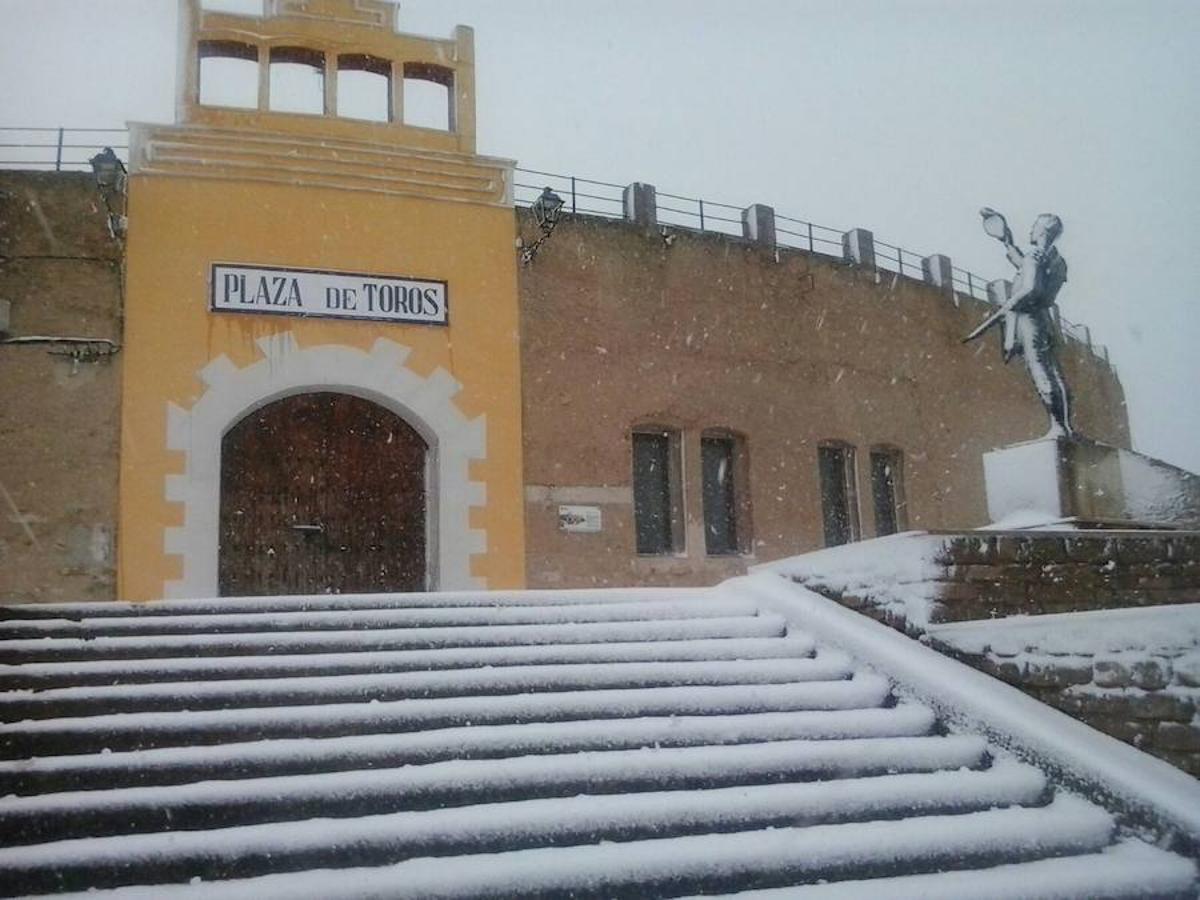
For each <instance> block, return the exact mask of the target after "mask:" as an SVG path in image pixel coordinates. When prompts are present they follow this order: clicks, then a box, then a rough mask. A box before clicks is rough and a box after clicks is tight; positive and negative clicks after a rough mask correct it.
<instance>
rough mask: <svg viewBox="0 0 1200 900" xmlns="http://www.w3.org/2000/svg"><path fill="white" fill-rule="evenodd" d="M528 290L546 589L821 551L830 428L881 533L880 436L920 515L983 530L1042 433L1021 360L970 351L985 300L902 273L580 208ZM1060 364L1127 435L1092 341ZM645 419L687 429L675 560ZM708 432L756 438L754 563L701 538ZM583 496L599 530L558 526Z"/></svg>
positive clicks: (526, 283) (1096, 425)
mask: <svg viewBox="0 0 1200 900" xmlns="http://www.w3.org/2000/svg"><path fill="white" fill-rule="evenodd" d="M518 215H519V216H522V217H524V216H527V213H525V212H524V211H521V212H519V213H518ZM520 224H522V225H525V224H526V223H525V220H524V219H523V218H522V219H521V222H520ZM525 230H526V231H528V228H527V227H526V229H525ZM520 291H521V305H522V322H521V329H522V330H521V350H522V358H523V359H522V373H523V410H524V419H525V421H524V435H525V447H524V450H525V483H526V489H527V495H526V522H527V525H526V527H527V532H528V541H527V547H528V555H527V575H528V582H529V584H530V586H532V587H545V586H557V585H562V586H592V585H618V584H633V583H641V584H679V585H683V584H702V583H712V582H715V581H717V580H719V579H720V578H723V577H727V576H728V575H731V574H735V573H737V572H739V571H741V570H742V569H743V568H744V567H745V566H746V565H747V564H748V563H754V562H760V561H766V560H773V559H779V558H783V557H788V556H792V555H794V554H796V553H801V552H804V551H807V550H812V549H815V548H819V547H821V546H823V545H824V536H823V530H822V519H821V498H820V485H819V477H818V471H817V447H818V444H819V443H820V442H822V441H826V440H840V441H845V442H848V443H850V444H853V445H854V446H855V447H856V448H857V457H858V476H857V488H858V498H859V499H858V506H859V513H860V520H861V523H862V534H863V536H872V535H874V534H875V533H876V532H875V523H874V516H873V507H872V505H871V493H870V470H869V465H868V452H869V450H870V448H871V447H872V446H874V445H889V446H892V447H897V448H899V449H900V450H901V451H903V453H904V455H905V471H904V482H905V492H906V495H907V501H908V503H907V525H908V527H911V528H923V529H933V528H968V527H976V526H979V525H983V524H985V523H986V522H987V521H988V519H987V507H986V499H985V495H984V488H983V484H984V481H983V461H982V455H983V453H984V451H986V450H990V449H992V448H993V447H997V446H1002V445H1005V444H1008V443H1012V442H1014V441H1019V440H1026V439H1029V438H1031V437H1034V436H1036V435H1040V434H1042V433H1043V432H1044V431H1045V429H1046V419H1045V414H1044V412H1043V410H1042V408H1041V405H1040V404H1039V402H1038V400H1037V398H1036V395H1035V394H1034V391H1033V388H1032V386H1031V385H1030V384H1029V382H1028V377H1027V376H1026V374H1025V372H1024V370H1023V368H1022V366H1021V364H1020V363H1019V362H1016V363H1014V364H1012V365H1009V366H1005V365H1004V363H1003V362H1002V360H1001V359H1000V351H999V348H998V347H997V346H996V343H995V339H994V338H988V339H987V340H985V341H983V342H979V343H975V344H972V345H963V344H962V343H961V339H962V337H963V335H965V334H967V333H968V332H969V331H970V330H971V329H972V328H973V327H974V326H975V325H976V324H978V323H979V322H980V321H981V320H982V319H983V318H984V316H985V315H986V313H987V311H988V309H989V307H987V306H986V304H984V303H982V302H979V301H975V300H972V299H969V298H965V297H960V298H958V299H957V301H956V300H955V299H954V298H953V297H951V296H950V295H949V294H948V293H947V292H946V291H945V290H943V289H937V288H934V287H931V286H930V285H927V284H924V283H921V282H918V281H914V280H912V279H909V278H903V277H893V276H892V275H891V274H890V273H881V274H878V275H877V274H876V273H875V272H874V271H873V270H872V269H869V268H864V267H860V266H853V265H847V264H846V263H844V262H842V261H840V260H836V259H832V258H829V257H824V256H810V255H809V254H806V253H801V252H798V251H787V250H783V251H780V252H779V253H778V255H776V254H775V253H772V252H770V251H768V250H765V249H763V248H762V247H758V246H755V245H753V244H751V243H749V242H747V241H743V240H740V239H737V238H731V237H726V236H723V235H717V234H695V233H691V232H686V231H682V230H677V231H676V232H675V233H674V239H673V241H672V243H671V244H670V245H668V244H667V242H666V241H664V239H663V237H662V236H661V235H660V234H659V232H658V231H657V229H645V228H642V227H639V226H636V225H633V224H629V223H625V222H621V221H610V220H604V219H595V218H590V217H584V216H568V217H566V218H565V219H564V220H563V222H562V223H561V224H559V226H558V228H557V230H556V231H555V232H554V235H553V237H552V238H551V239H550V240H549V241H548V242H547V243H546V244H545V246H544V247H543V248H542V249H541V251H540V253H539V254H538V256H537V258H536V259H535V261H534V262H533V264H532V265H529V266H526V267H523V268H522V270H521V272H520ZM1063 359H1064V365H1065V368H1066V372H1067V377H1068V378H1069V379H1070V382H1071V385H1072V388H1073V390H1074V392H1075V394H1076V395H1077V397H1078V404H1077V406H1076V411H1077V424H1078V425H1079V427H1080V428H1081V429H1082V430H1083V431H1084V432H1085V433H1086V434H1088V435H1090V436H1092V437H1094V438H1096V439H1097V440H1103V441H1106V442H1108V443H1111V444H1114V445H1117V446H1122V447H1128V446H1129V430H1128V421H1127V417H1126V414H1125V409H1124V399H1123V395H1122V391H1121V386H1120V383H1119V382H1118V381H1117V379H1116V376H1115V374H1114V372H1113V371H1112V369H1111V368H1109V367H1108V366H1107V365H1106V364H1105V363H1104V362H1103V360H1100V359H1099V358H1097V357H1096V356H1095V355H1093V354H1092V353H1091V352H1090V351H1089V350H1088V349H1087V348H1086V347H1085V346H1083V345H1081V344H1079V343H1077V342H1070V343H1069V344H1068V345H1067V346H1066V348H1065V350H1064V353H1063ZM639 424H655V425H661V426H669V427H671V428H674V429H677V430H679V431H680V432H681V433H682V435H683V451H684V465H683V471H684V479H683V481H684V484H683V489H684V490H683V493H684V516H685V519H686V523H685V529H684V530H685V532H686V548H685V551H684V552H683V553H682V554H679V555H675V556H669V557H661V556H660V557H639V556H638V555H637V554H636V552H635V549H634V531H633V521H632V520H633V510H632V490H631V480H632V476H631V459H630V457H631V447H630V429H631V427H632V426H634V425H639ZM707 428H723V429H728V430H731V431H734V432H737V433H739V434H741V435H743V436H744V437H745V440H746V450H747V453H748V457H749V486H748V490H749V495H750V508H751V519H752V522H753V540H752V552H751V553H749V554H746V555H743V556H740V557H733V558H730V557H708V556H706V554H705V552H704V541H703V513H702V507H701V502H700V475H699V467H700V451H699V436H700V434H701V432H702V431H703V430H704V429H707ZM589 494H593V495H595V496H597V497H598V498H599V501H598V502H597V503H596V504H595V505H598V506H600V507H601V510H602V513H603V515H604V530H603V531H602V532H601V533H599V534H571V533H564V532H561V531H559V530H558V527H557V505H558V502H561V501H556V500H555V499H554V498H557V497H563V496H586V495H589ZM600 501H602V502H600ZM568 502H569V501H568Z"/></svg>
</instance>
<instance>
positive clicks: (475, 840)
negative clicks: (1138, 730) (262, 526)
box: [0, 576, 1196, 900]
mask: <svg viewBox="0 0 1200 900" xmlns="http://www.w3.org/2000/svg"><path fill="white" fill-rule="evenodd" d="M776 582H777V584H776ZM779 591H783V592H785V595H784V599H785V601H786V600H787V599H788V597H793V595H794V598H800V599H803V600H804V602H816V603H825V602H827V601H820V600H813V599H812V598H811V595H807V592H804V591H803V590H802V589H799V588H794V587H783V582H782V580H781V579H776V578H774V576H756V577H755V578H750V579H739V580H735V581H733V582H729V583H727V584H726V585H723V586H721V587H719V588H716V589H713V590H696V591H589V592H561V593H553V594H550V593H532V592H530V593H513V594H483V593H479V594H423V595H406V596H398V595H393V596H358V597H300V598H278V597H277V598H256V599H253V600H233V599H223V600H212V601H169V602H164V603H158V604H154V605H150V606H132V605H123V604H111V605H99V604H88V605H69V606H63V605H57V606H20V607H7V608H0V688H2V689H3V692H2V693H0V893H4V894H5V895H9V896H11V895H21V894H44V893H56V892H58V893H61V892H70V891H84V890H87V889H100V890H101V891H103V889H107V888H118V889H121V891H122V892H123V893H125V894H128V895H129V896H145V897H153V898H160V897H168V898H169V897H172V896H175V894H176V893H179V894H181V895H183V896H206V895H211V896H230V897H242V896H245V897H254V898H255V900H262V898H266V897H289V898H292V897H314V898H326V897H341V896H347V897H356V896H364V895H369V896H396V897H401V896H403V897H485V896H486V897H547V898H549V897H563V896H573V897H657V896H662V897H668V896H672V897H673V896H686V895H689V894H696V893H700V894H722V893H736V892H739V891H740V892H748V891H755V892H765V893H763V895H764V896H773V895H774V894H775V893H776V891H777V890H778V889H786V890H788V891H800V892H801V893H800V894H799V895H800V896H807V895H808V894H809V893H812V895H813V896H862V895H864V894H869V893H877V894H880V895H881V896H888V897H902V896H946V897H965V896H975V895H980V896H982V895H986V896H1012V897H1024V896H1029V895H1030V894H1031V892H1032V888H1035V887H1036V888H1038V889H1041V888H1044V887H1047V886H1049V887H1050V888H1051V890H1050V891H1049V892H1048V893H1038V894H1037V895H1038V896H1064V897H1099V896H1105V897H1116V896H1192V895H1194V892H1195V889H1196V881H1195V871H1194V866H1193V864H1192V863H1191V862H1189V861H1188V860H1187V859H1185V858H1184V857H1183V856H1181V855H1179V854H1178V853H1173V852H1167V851H1164V850H1162V849H1156V848H1155V847H1153V846H1151V845H1150V844H1148V843H1146V842H1144V841H1142V840H1138V839H1136V838H1134V837H1132V836H1131V835H1130V834H1128V833H1127V832H1126V831H1125V830H1124V828H1123V827H1122V826H1121V825H1120V824H1119V823H1118V821H1117V817H1116V816H1114V811H1113V810H1110V809H1105V808H1102V807H1101V806H1098V805H1096V804H1094V803H1091V802H1088V801H1086V800H1084V799H1081V798H1080V797H1079V796H1077V795H1075V794H1073V793H1071V792H1069V791H1067V790H1064V789H1062V787H1061V786H1058V785H1056V784H1054V783H1053V779H1050V778H1048V777H1047V775H1046V773H1045V772H1044V771H1043V770H1042V769H1041V768H1040V767H1039V766H1038V765H1036V760H1034V763H1035V764H1033V765H1031V764H1029V762H1022V761H1019V760H1018V758H1017V757H1016V756H1014V755H1013V753H1011V752H1010V751H1009V750H1006V749H1000V747H999V746H998V745H997V744H996V743H994V742H992V743H989V741H988V739H986V738H985V737H983V736H982V734H981V733H980V732H979V731H978V730H975V733H972V731H973V729H970V728H966V729H964V728H962V727H959V726H952V727H947V723H948V719H947V716H946V715H945V710H942V709H939V711H938V712H936V713H935V711H934V708H933V706H936V705H937V704H936V703H934V704H931V703H930V702H928V700H927V699H926V698H920V699H915V698H914V696H915V695H914V694H913V693H912V692H911V691H906V689H905V688H904V687H903V686H902V685H901V686H899V687H898V686H896V685H895V684H894V683H893V681H892V680H891V679H889V677H888V675H890V674H891V673H890V672H889V671H888V667H887V666H886V665H882V664H881V663H880V662H879V661H877V660H873V659H870V658H866V659H864V658H863V657H864V654H863V653H861V652H859V653H857V654H856V655H855V656H851V655H848V654H847V652H845V651H844V650H842V649H836V648H835V647H833V646H830V645H829V644H828V642H827V641H825V640H824V639H823V637H822V635H821V634H818V633H815V632H813V631H812V630H811V629H808V628H806V627H805V623H804V621H802V620H803V618H804V614H803V610H801V612H800V613H799V614H797V613H796V611H795V609H793V608H791V607H789V606H788V603H787V602H783V603H782V604H781V603H780V602H779V597H778V596H777V594H778V592H779ZM788 592H790V593H788ZM773 610H774V611H773ZM814 621H815V619H814ZM868 626H869V627H875V626H874V623H870V622H866V621H865V620H864V627H868ZM895 637H896V638H898V639H900V640H904V639H903V638H901V637H900V636H895ZM914 649H915V651H923V648H919V647H916V648H914ZM854 652H855V651H854V650H853V649H852V650H851V653H854ZM865 655H866V656H869V654H865ZM864 663H870V664H873V668H868V667H867V666H866V665H864ZM950 665H956V664H952V663H951V664H950ZM960 668H962V669H963V671H964V672H969V671H970V670H967V669H965V667H960ZM972 674H975V673H972ZM980 677H982V676H980ZM950 718H953V716H951V717H950ZM1018 749H1019V748H1018ZM1026 758H1027V759H1028V758H1029V757H1028V756H1027V757H1026ZM1147 827H1149V826H1147ZM1172 829H1174V830H1172ZM1150 831H1151V832H1152V831H1153V828H1151V829H1150ZM1184 831H1186V828H1184ZM1146 833H1147V834H1149V832H1146ZM1151 836H1152V837H1155V838H1156V839H1157V840H1159V842H1160V843H1164V844H1165V843H1167V842H1169V841H1172V840H1173V841H1175V842H1176V844H1177V845H1178V842H1179V841H1180V840H1181V838H1180V835H1179V829H1178V828H1177V827H1176V823H1171V827H1168V828H1167V829H1166V830H1165V831H1164V830H1162V829H1160V831H1159V833H1157V834H1152V835H1151ZM1186 839H1187V838H1186V835H1184V838H1182V840H1185V841H1186ZM88 896H96V894H88Z"/></svg>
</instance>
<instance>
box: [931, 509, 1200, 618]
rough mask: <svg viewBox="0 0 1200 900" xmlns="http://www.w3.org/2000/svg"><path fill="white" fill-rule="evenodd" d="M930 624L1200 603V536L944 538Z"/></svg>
mask: <svg viewBox="0 0 1200 900" xmlns="http://www.w3.org/2000/svg"><path fill="white" fill-rule="evenodd" d="M937 562H938V563H939V564H940V565H941V566H942V569H941V574H940V575H939V576H938V578H937V579H936V581H935V584H934V585H933V589H934V590H933V595H934V596H935V597H936V600H935V605H934V607H933V609H932V612H931V616H930V621H932V622H961V621H965V620H969V619H989V618H996V617H999V616H1014V615H1038V614H1043V613H1061V612H1078V611H1082V610H1093V609H1120V608H1123V607H1129V606H1153V605H1160V604H1173V603H1197V602H1200V532H1163V531H1156V532H1150V531H1147V532H1138V531H1133V532H1129V531H1125V532H1111V531H1073V532H1069V533H1055V532H1047V531H1040V532H1005V533H989V532H979V533H977V534H970V535H957V536H949V537H947V538H946V540H945V542H944V544H943V547H942V551H941V553H940V554H939V558H938V559H937Z"/></svg>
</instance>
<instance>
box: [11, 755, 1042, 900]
mask: <svg viewBox="0 0 1200 900" xmlns="http://www.w3.org/2000/svg"><path fill="white" fill-rule="evenodd" d="M1045 787H1046V779H1045V777H1044V776H1043V775H1042V774H1041V773H1040V772H1038V771H1037V770H1036V769H1034V768H1032V767H1029V766H1025V765H1022V764H1019V763H1016V762H1011V761H1008V762H1004V763H1001V764H998V765H996V766H994V767H993V768H991V769H989V770H985V771H970V770H963V771H955V772H933V773H918V774H904V775H883V776H879V777H874V778H859V779H846V780H838V781H822V782H803V783H794V784H768V785H754V786H749V787H735V788H715V789H707V790H694V791H686V790H685V791H667V792H648V793H632V794H624V795H599V796H597V795H586V794H585V795H579V796H575V797H562V798H552V799H538V800H524V801H515V802H509V803H495V804H482V805H474V806H464V807H455V808H449V809H431V810H427V811H423V812H400V813H391V814H384V815H376V816H363V817H361V818H357V819H351V820H341V819H338V820H330V819H312V820H308V821H303V822H295V823H292V824H290V825H289V826H288V827H287V829H286V831H285V830H284V829H282V828H280V826H279V824H278V823H271V824H264V825H246V826H236V827H231V828H225V829H219V830H207V831H190V832H188V834H187V840H186V841H183V840H180V839H179V837H178V836H177V835H175V834H171V833H169V832H159V833H153V834H140V835H129V836H112V837H94V838H89V839H82V840H80V839H76V840H63V841H57V842H53V843H48V844H41V845H35V846H27V847H15V848H8V849H6V850H0V882H3V883H5V884H6V885H8V886H9V888H10V889H15V890H20V891H29V892H34V891H46V890H54V889H58V890H62V889H64V888H66V889H82V888H86V887H114V886H118V885H121V884H130V883H137V882H138V881H142V882H154V881H157V882H170V881H176V882H184V881H187V880H188V879H189V878H190V877H191V876H192V875H193V874H194V873H196V872H197V871H205V872H208V873H210V877H213V876H217V877H222V878H245V877H249V876H255V875H262V874H267V873H270V872H273V871H274V872H279V871H302V870H304V869H308V868H321V867H326V866H340V867H348V866H382V865H387V864H389V863H397V862H400V861H402V860H405V859H411V858H415V857H420V856H431V855H448V854H464V853H499V852H504V851H512V850H519V849H525V848H530V847H542V846H550V845H555V846H563V845H573V844H574V845H578V844H594V843H597V842H598V841H633V840H645V839H649V838H664V837H673V836H680V835H687V834H703V833H707V832H734V831H747V830H751V829H762V828H767V827H785V826H792V827H795V826H798V825H824V824H832V823H844V822H856V821H868V820H871V819H890V818H910V817H913V816H923V815H936V814H946V813H968V812H976V811H981V810H986V809H989V808H991V807H1000V806H1028V805H1033V804H1035V803H1037V802H1038V801H1039V799H1040V798H1041V797H1042V795H1043V792H1044V790H1045ZM331 835H332V838H331Z"/></svg>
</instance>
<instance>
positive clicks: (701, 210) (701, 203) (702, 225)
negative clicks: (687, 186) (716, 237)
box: [696, 200, 704, 231]
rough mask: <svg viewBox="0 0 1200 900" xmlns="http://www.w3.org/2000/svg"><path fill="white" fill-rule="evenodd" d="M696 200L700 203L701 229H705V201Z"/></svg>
mask: <svg viewBox="0 0 1200 900" xmlns="http://www.w3.org/2000/svg"><path fill="white" fill-rule="evenodd" d="M696 202H697V203H699V204H700V230H701V231H703V230H704V201H703V200H697V201H696Z"/></svg>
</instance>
